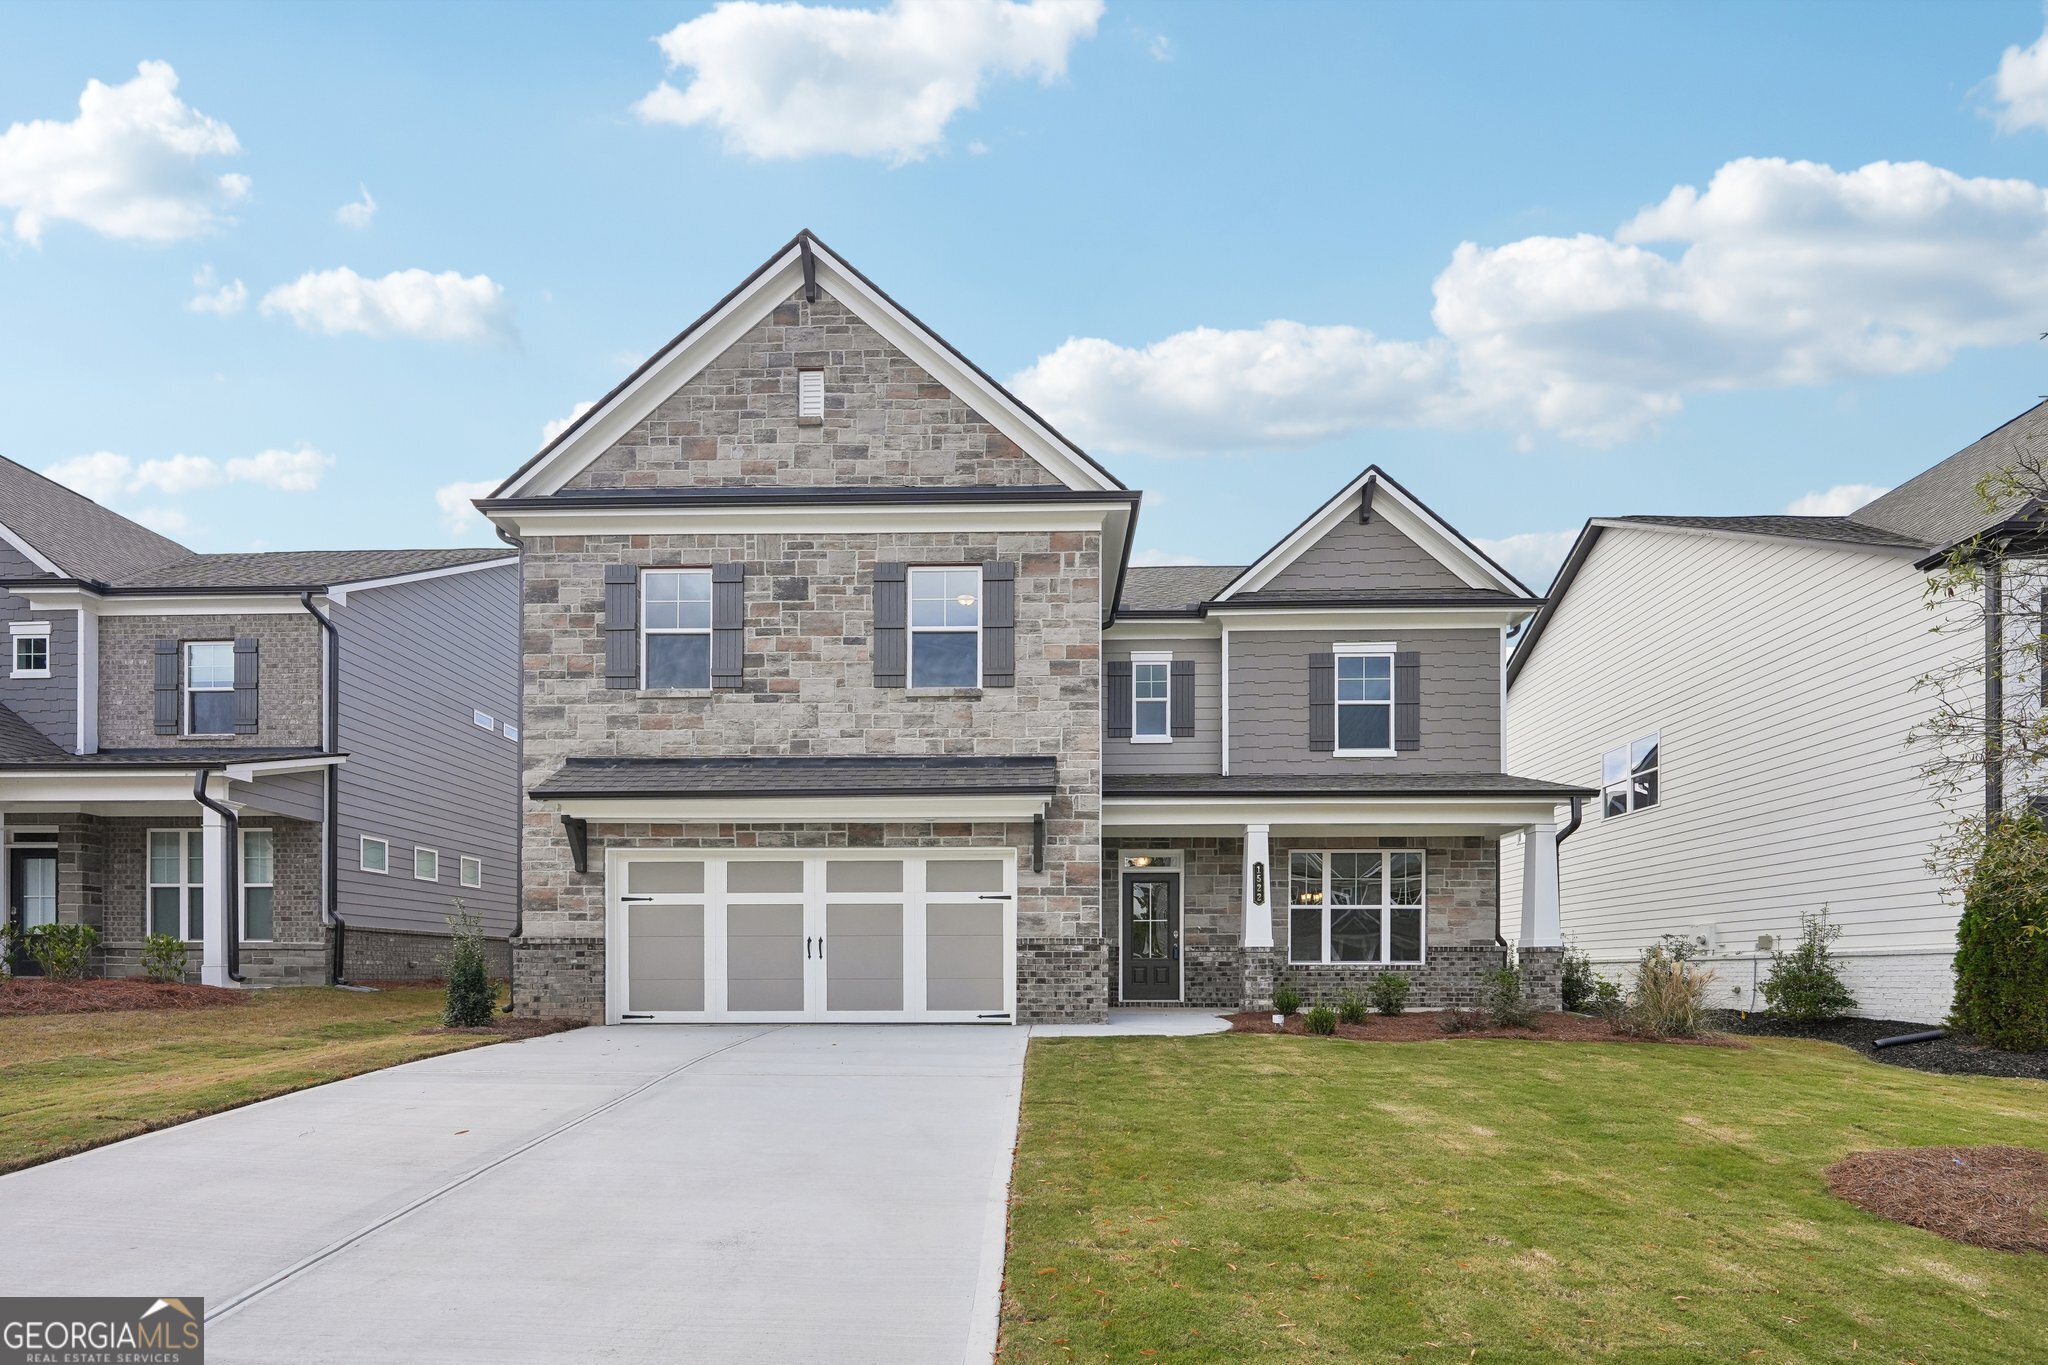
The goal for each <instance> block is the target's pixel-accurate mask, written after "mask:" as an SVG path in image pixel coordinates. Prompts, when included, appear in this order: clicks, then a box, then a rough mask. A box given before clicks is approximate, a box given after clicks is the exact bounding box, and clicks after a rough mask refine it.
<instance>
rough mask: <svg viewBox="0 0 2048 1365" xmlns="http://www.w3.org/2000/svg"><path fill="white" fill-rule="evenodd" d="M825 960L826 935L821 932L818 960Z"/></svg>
mask: <svg viewBox="0 0 2048 1365" xmlns="http://www.w3.org/2000/svg"><path fill="white" fill-rule="evenodd" d="M824 960H825V936H824V935H823V934H820V935H818V961H820V962H823V961H824Z"/></svg>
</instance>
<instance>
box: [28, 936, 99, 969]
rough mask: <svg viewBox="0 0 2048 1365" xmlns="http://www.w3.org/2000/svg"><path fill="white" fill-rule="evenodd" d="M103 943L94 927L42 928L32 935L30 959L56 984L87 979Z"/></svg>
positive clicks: (29, 939)
mask: <svg viewBox="0 0 2048 1365" xmlns="http://www.w3.org/2000/svg"><path fill="white" fill-rule="evenodd" d="M99 941H100V931H99V930H97V929H95V928H93V927H92V926H91V925H90V924H38V925H37V926H36V927H35V928H33V929H31V930H29V931H28V955H29V956H30V957H32V958H34V959H35V960H36V965H37V966H38V967H41V968H42V969H43V975H44V976H47V977H49V978H50V979H51V980H52V981H74V980H76V979H77V978H79V977H81V976H84V975H85V968H86V964H87V963H89V962H91V961H92V950H93V946H94V945H95V944H97V943H98V942H99Z"/></svg>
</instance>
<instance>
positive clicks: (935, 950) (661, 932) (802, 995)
mask: <svg viewBox="0 0 2048 1365" xmlns="http://www.w3.org/2000/svg"><path fill="white" fill-rule="evenodd" d="M605 892H606V914H607V926H606V935H605V942H606V972H605V979H606V989H605V996H606V998H605V1014H606V1017H607V1018H608V1019H609V1020H610V1021H612V1022H614V1023H620V1022H623V1023H664V1022H698V1021H704V1020H712V1019H718V1020H733V1021H739V1022H749V1023H753V1022H759V1023H797V1022H805V1021H827V1020H829V1021H835V1022H842V1023H874V1022H947V1023H953V1022H981V1023H1008V1022H1010V1019H1011V1017H1012V1014H1013V1011H1014V1009H1015V996H1014V982H1015V980H1016V944H1017V913H1016V905H1017V895H1016V892H1017V882H1016V859H1015V857H1014V855H1012V854H1011V853H1010V852H1009V851H1008V850H987V851H969V850H964V849H963V850H960V851H958V852H947V853H943V854H941V853H905V852H902V851H900V850H890V851H888V852H886V853H884V852H880V851H876V852H868V851H865V850H862V851H853V850H835V851H833V852H830V853H797V852H790V851H776V852H772V853H770V852H763V853H760V854H724V853H715V854H707V853H703V852H696V851H689V852H683V851H677V852H673V853H671V852H656V851H649V850H631V851H626V850H620V851H614V852H613V853H611V854H610V855H609V856H608V858H607V860H606V866H605Z"/></svg>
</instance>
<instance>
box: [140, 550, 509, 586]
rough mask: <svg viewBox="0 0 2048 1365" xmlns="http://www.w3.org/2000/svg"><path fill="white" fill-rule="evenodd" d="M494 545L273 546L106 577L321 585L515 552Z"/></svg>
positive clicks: (152, 582)
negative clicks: (258, 551) (426, 547)
mask: <svg viewBox="0 0 2048 1365" xmlns="http://www.w3.org/2000/svg"><path fill="white" fill-rule="evenodd" d="M515 553H516V551H514V550H513V549H512V548H511V547H510V546H502V547H500V548H498V549H495V550H484V549H471V550H273V551H269V552H267V553H263V554H227V555H194V556H193V557H192V558H190V559H186V560H180V561H179V562H177V563H175V564H166V565H163V566H161V567H160V568H155V569H146V570H142V571H140V572H136V573H130V574H124V575H122V576H120V577H118V578H114V579H109V580H106V582H107V586H109V587H111V588H114V589H116V590H117V591H128V592H135V591H142V590H147V591H164V592H169V591H177V590H180V589H187V588H190V589H202V590H203V589H248V588H300V589H303V588H325V587H330V586H332V585H334V584H336V583H361V582H365V581H367V580H369V579H373V578H397V577H400V576H402V575H404V574H414V573H427V572H430V571H432V570H434V569H453V568H459V567H460V566H462V565H464V564H479V563H482V562H484V561H486V560H492V559H506V558H509V557H510V556H512V555H513V554H515Z"/></svg>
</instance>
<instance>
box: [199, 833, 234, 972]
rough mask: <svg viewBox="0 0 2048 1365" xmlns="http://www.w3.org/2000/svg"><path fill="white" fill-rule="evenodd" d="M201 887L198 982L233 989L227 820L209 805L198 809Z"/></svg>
mask: <svg viewBox="0 0 2048 1365" xmlns="http://www.w3.org/2000/svg"><path fill="white" fill-rule="evenodd" d="M199 852H200V859H201V864H200V866H201V871H200V885H201V889H202V890H201V894H202V895H203V896H204V899H205V911H206V913H205V915H204V917H203V923H204V925H205V933H206V938H205V940H204V942H203V943H202V944H201V946H200V953H199V980H200V984H202V985H206V986H232V985H233V984H234V982H232V981H230V980H228V898H227V889H228V878H229V877H230V876H231V875H232V864H231V862H230V860H229V856H228V855H229V852H230V850H229V848H228V822H227V817H226V816H223V815H222V814H221V813H220V812H218V811H216V810H214V809H213V808H212V807H211V806H201V807H200V808H199Z"/></svg>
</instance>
